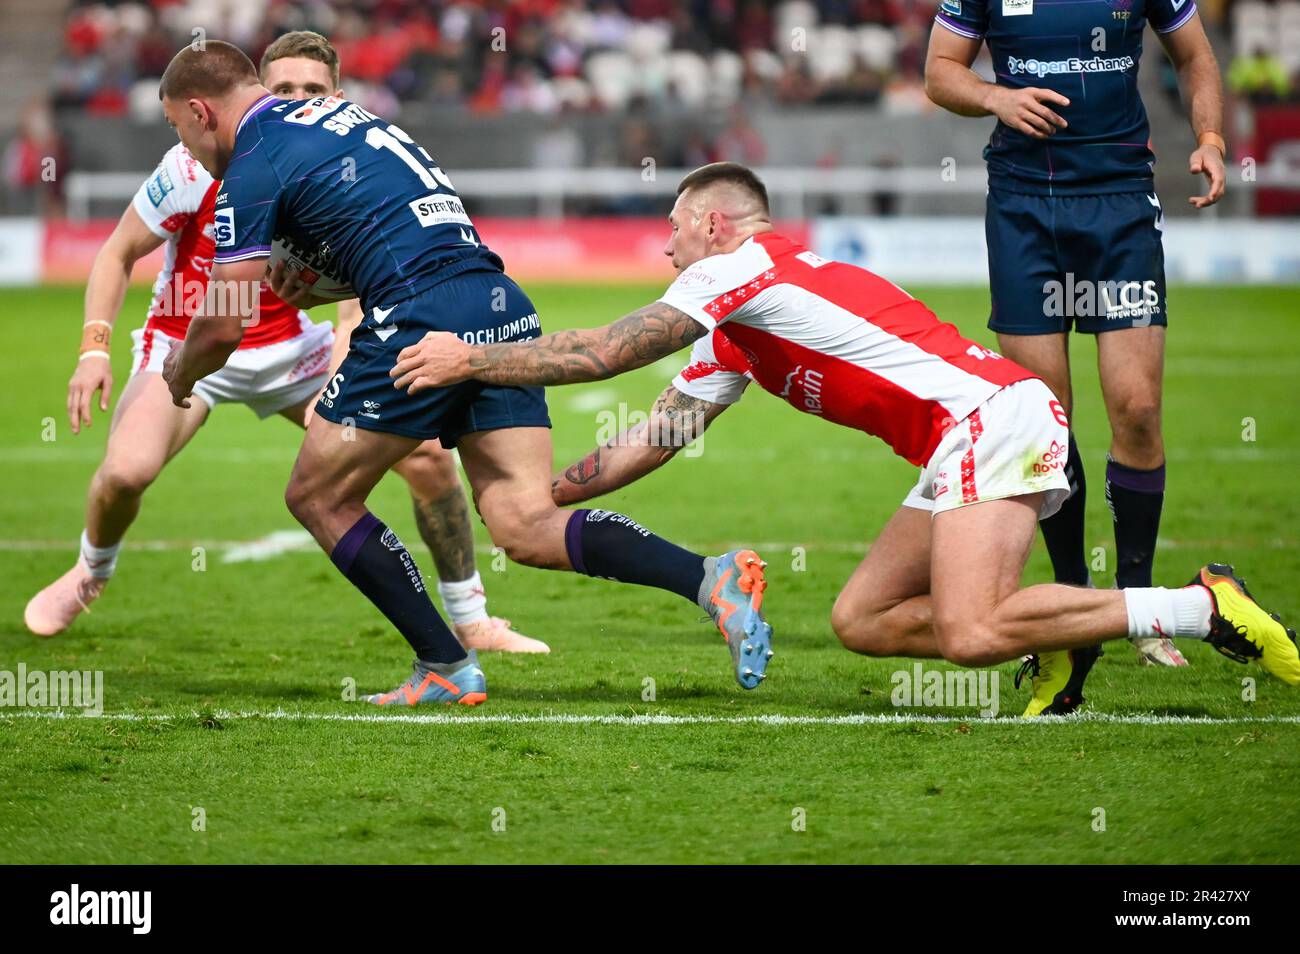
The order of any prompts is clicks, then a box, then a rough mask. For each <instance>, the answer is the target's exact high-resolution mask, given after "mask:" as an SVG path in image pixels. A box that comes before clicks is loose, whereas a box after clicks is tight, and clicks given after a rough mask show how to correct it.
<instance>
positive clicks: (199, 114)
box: [185, 98, 217, 129]
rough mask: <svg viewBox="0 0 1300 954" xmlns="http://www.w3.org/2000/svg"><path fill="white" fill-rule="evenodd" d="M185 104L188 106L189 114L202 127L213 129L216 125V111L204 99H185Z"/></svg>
mask: <svg viewBox="0 0 1300 954" xmlns="http://www.w3.org/2000/svg"><path fill="white" fill-rule="evenodd" d="M185 105H186V106H188V107H189V110H190V114H191V115H193V117H194V119H195V120H196V121H197V122H198V123H199V124H200V125H201V126H203V128H204V129H214V128H215V127H216V118H217V114H216V111H215V110H213V109H212V107H211V106H209V105H208V104H207V103H206V102H205V101H204V100H201V99H198V98H195V99H191V100H187V101H186V104H185Z"/></svg>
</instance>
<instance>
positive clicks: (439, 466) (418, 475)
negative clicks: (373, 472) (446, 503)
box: [393, 445, 460, 500]
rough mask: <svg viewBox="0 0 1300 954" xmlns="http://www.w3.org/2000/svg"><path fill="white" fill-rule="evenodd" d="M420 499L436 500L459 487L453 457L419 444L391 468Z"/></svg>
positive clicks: (458, 476) (458, 477)
mask: <svg viewBox="0 0 1300 954" xmlns="http://www.w3.org/2000/svg"><path fill="white" fill-rule="evenodd" d="M393 469H394V470H396V471H397V472H398V473H399V474H400V475H401V476H402V479H403V480H405V481H406V483H407V484H408V485H409V486H410V488H411V494H412V495H413V496H415V497H417V498H418V499H420V500H437V499H440V498H442V497H445V496H446V495H447V494H448V493H449V492H450V491H452V490H459V489H460V475H459V474H458V473H457V471H456V461H455V459H454V458H453V457H452V456H451V455H450V454H448V453H446V452H445V451H441V450H436V449H433V448H426V446H425V445H421V446H420V447H417V448H416V449H415V450H413V451H412V452H411V453H410V454H408V455H407V456H406V457H404V458H403V459H402V460H401V461H400V462H399V463H398V464H397V466H396V467H394V468H393Z"/></svg>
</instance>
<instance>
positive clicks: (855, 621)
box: [831, 595, 896, 656]
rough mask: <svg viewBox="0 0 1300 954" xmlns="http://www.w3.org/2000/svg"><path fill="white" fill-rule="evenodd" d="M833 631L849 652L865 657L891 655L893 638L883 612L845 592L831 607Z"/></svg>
mask: <svg viewBox="0 0 1300 954" xmlns="http://www.w3.org/2000/svg"><path fill="white" fill-rule="evenodd" d="M831 631H832V632H834V633H835V636H836V638H837V639H839V641H840V644H841V645H842V646H843V647H844V648H845V649H847V650H849V651H850V652H855V653H860V654H862V655H863V656H892V655H896V654H895V653H894V651H893V640H892V639H891V638H890V634H889V632H888V629H887V627H886V626H885V625H884V624H883V623H882V621H881V618H880V615H879V614H877V613H876V612H874V611H872V610H871V608H869V607H866V606H863V605H862V604H860V603H855V602H854V601H852V600H848V599H845V598H844V597H843V596H842V595H841V596H840V598H839V599H837V600H836V601H835V605H834V606H833V607H832V608H831Z"/></svg>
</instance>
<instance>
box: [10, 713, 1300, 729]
mask: <svg viewBox="0 0 1300 954" xmlns="http://www.w3.org/2000/svg"><path fill="white" fill-rule="evenodd" d="M208 716H211V717H212V718H215V719H217V720H219V721H222V722H227V721H230V722H233V721H235V720H239V719H245V720H255V719H266V720H272V721H277V720H278V721H288V722H361V723H380V722H395V723H405V724H410V725H494V724H495V725H500V724H505V725H614V726H657V725H667V726H676V725H760V726H762V725H773V726H787V725H960V724H968V725H975V724H988V725H1001V726H1008V725H1011V726H1027V725H1088V724H1092V723H1100V724H1102V725H1162V726H1163V725H1185V726H1198V725H1300V716H1227V717H1218V716H1170V715H1154V714H1146V715H1141V714H1137V715H1121V714H1116V713H1106V712H1085V713H1080V714H1079V715H1073V716H1040V717H1038V718H1036V719H1022V718H1019V717H1018V716H999V717H997V718H992V719H986V718H982V717H981V716H980V715H979V714H978V713H972V714H971V715H969V716H940V715H919V714H908V713H884V714H879V713H877V714H870V713H865V712H863V713H857V714H852V715H839V716H800V715H780V714H771V715H753V716H710V715H682V716H674V715H576V714H572V713H568V714H566V713H562V712H556V713H544V714H539V715H528V714H526V713H514V714H509V713H501V714H491V715H487V714H485V715H451V714H449V713H441V712H426V713H418V712H416V713H409V714H402V715H396V714H394V715H380V714H378V713H368V712H367V713H360V712H358V713H351V712H290V711H287V710H285V709H273V710H271V711H268V712H258V711H255V710H254V711H241V712H235V711H223V710H218V711H213V712H210V713H209V712H203V713H200V712H197V711H192V712H189V713H183V714H176V713H171V714H163V713H157V712H149V713H141V712H105V713H103V714H102V715H100V716H82V715H80V714H79V713H78V712H77V711H76V710H68V709H21V710H17V711H14V712H9V713H3V714H0V719H2V718H15V717H16V718H29V719H80V718H86V719H92V718H93V719H108V720H117V721H120V722H175V721H178V720H182V719H196V720H197V719H203V718H207V717H208Z"/></svg>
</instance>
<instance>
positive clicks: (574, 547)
mask: <svg viewBox="0 0 1300 954" xmlns="http://www.w3.org/2000/svg"><path fill="white" fill-rule="evenodd" d="M159 96H160V98H161V99H162V104H163V112H164V113H165V115H166V117H167V121H168V123H169V124H170V125H172V126H173V127H174V128H175V129H176V131H177V134H178V135H179V137H180V140H181V142H182V143H184V144H185V146H186V148H187V149H189V151H190V153H191V154H192V155H193V156H194V157H195V158H196V159H197V160H198V161H199V162H200V163H201V164H202V165H203V166H204V168H206V169H207V170H208V171H209V172H210V173H211V174H212V175H213V177H215V178H218V179H221V180H222V184H221V191H220V193H219V194H218V195H217V199H216V213H215V222H214V228H215V235H214V238H215V244H216V252H215V257H214V267H213V272H212V281H211V287H212V289H213V290H214V291H213V294H211V295H210V296H209V299H208V302H207V303H206V304H205V309H204V313H203V314H202V315H200V316H199V317H198V318H196V319H195V320H194V321H192V322H191V323H190V326H189V330H188V333H187V335H186V338H185V342H184V345H183V346H182V347H181V348H179V349H177V350H175V351H173V352H172V353H171V354H170V355H169V356H168V361H167V365H166V367H165V368H164V377H165V378H166V380H167V382H168V386H169V388H170V390H171V394H172V399H173V400H174V401H175V402H176V403H177V404H179V405H182V406H188V399H189V395H190V394H191V392H192V390H193V387H194V384H195V382H197V381H198V380H199V379H201V378H202V377H204V376H205V375H208V374H211V373H213V372H214V371H216V370H218V369H220V368H221V367H222V366H223V365H224V364H225V362H226V359H227V358H228V357H229V356H230V354H231V353H232V352H233V351H234V350H235V348H236V346H237V345H238V343H239V340H240V338H241V337H242V334H243V326H244V324H245V322H247V321H248V320H250V318H252V317H253V316H252V315H251V308H249V307H245V306H244V305H243V304H242V302H243V301H246V300H251V301H254V302H255V301H256V297H255V296H248V295H245V294H242V293H240V290H241V289H243V288H245V287H248V286H255V285H256V283H258V282H260V281H262V280H263V279H264V278H266V277H267V264H268V260H269V258H270V256H271V250H272V243H273V241H274V240H275V239H276V238H277V237H281V236H283V237H285V238H287V239H288V240H290V241H292V243H293V244H294V245H295V246H296V247H299V248H308V249H315V250H316V258H317V259H318V260H321V261H324V262H326V263H328V266H329V267H328V270H329V271H332V272H334V273H335V275H336V277H338V278H340V279H344V280H346V281H347V283H348V284H349V285H350V286H351V288H352V289H353V290H354V291H355V292H356V294H357V297H359V299H360V301H361V307H362V311H363V313H364V315H365V317H364V320H363V321H362V323H361V324H360V325H359V326H357V328H356V329H355V330H354V331H353V333H352V338H351V342H350V347H349V350H348V354H347V357H346V358H345V359H344V360H343V364H342V365H341V366H340V367H339V368H338V371H337V373H336V374H335V375H334V376H333V378H332V379H331V380H330V382H329V384H328V385H327V386H326V388H325V390H324V392H323V393H322V395H321V398H320V401H319V402H318V404H317V406H316V413H315V414H314V415H313V417H312V420H311V423H310V424H309V426H308V428H307V436H306V438H305V439H304V441H303V446H302V450H301V451H300V452H299V455H298V460H297V462H296V463H295V464H294V469H293V474H292V476H291V477H290V480H289V485H288V487H287V489H286V491H285V499H286V502H287V503H288V506H289V509H290V510H291V511H292V512H293V514H294V516H295V517H297V518H298V520H299V521H300V522H301V523H302V524H303V526H305V527H306V528H307V529H308V530H309V531H310V532H311V533H312V535H313V537H315V539H316V541H317V542H318V543H319V544H320V546H321V548H322V549H324V550H325V552H327V553H329V554H330V557H331V559H332V560H333V561H334V563H335V565H336V566H337V567H338V568H339V570H340V571H341V572H342V573H343V574H344V575H345V576H346V577H347V578H348V579H349V580H350V581H351V582H352V583H353V584H354V585H355V586H356V587H357V588H358V589H359V590H361V592H362V593H363V594H364V595H365V596H366V597H367V598H368V599H370V601H371V602H372V603H374V604H375V606H376V607H378V608H379V610H380V611H381V612H383V613H384V615H385V616H386V617H387V618H388V619H389V621H390V622H391V623H392V624H393V625H394V627H396V628H397V629H398V631H399V632H401V633H402V635H403V636H404V637H405V638H406V639H407V641H408V642H409V643H410V644H411V646H412V648H413V649H414V650H415V653H416V659H415V663H414V667H413V674H412V676H411V677H410V678H409V679H408V680H407V681H406V682H405V683H403V684H402V685H401V686H399V687H398V688H397V689H395V690H393V691H391V692H386V693H380V694H377V695H374V696H370V697H368V698H369V700H370V701H372V702H375V703H377V704H381V705H387V704H402V703H405V704H415V703H418V702H449V703H451V702H454V703H467V704H476V703H479V702H482V701H484V700H485V699H486V698H487V686H486V681H485V679H484V676H483V672H482V670H481V669H479V667H478V665H477V661H476V658H475V656H474V653H473V652H471V653H469V654H467V653H466V652H465V650H464V649H463V648H462V646H461V644H460V643H459V642H458V641H457V640H456V637H455V636H454V635H453V634H452V632H451V630H450V629H448V627H447V625H446V623H444V622H443V620H442V618H441V617H440V616H439V615H438V612H437V610H435V609H434V607H433V604H432V603H431V602H430V600H429V597H428V595H427V594H426V593H425V590H424V584H423V581H422V580H421V578H420V574H419V570H418V569H417V568H416V566H415V562H414V561H413V560H412V559H411V556H410V554H409V553H407V551H406V548H405V547H404V546H403V545H402V542H401V541H400V540H399V539H398V538H397V537H396V535H395V534H394V533H393V532H392V530H390V529H389V528H388V527H386V526H385V525H384V524H383V522H382V521H380V520H379V519H378V518H377V517H376V516H375V515H374V514H372V513H371V512H370V511H369V510H368V509H367V507H366V499H367V497H368V496H369V494H370V491H371V490H372V489H373V488H374V486H375V484H376V483H378V481H379V479H380V478H381V477H382V476H383V474H384V473H385V472H386V471H387V470H388V468H389V467H390V466H391V465H392V464H393V463H395V462H396V461H398V460H401V459H402V458H404V457H405V456H406V455H407V454H408V453H410V451H411V449H412V448H414V447H416V446H417V445H418V444H419V443H420V442H421V441H424V440H430V439H432V438H435V437H437V438H440V439H441V441H442V444H443V446H445V447H448V448H450V447H459V450H460V454H461V461H462V463H463V465H464V467H465V472H466V474H467V476H468V477H469V480H470V485H471V487H472V489H473V492H474V500H475V503H476V504H477V506H478V510H479V513H480V514H481V515H482V517H483V521H484V523H485V524H486V525H487V528H488V531H489V532H490V533H491V535H492V539H493V540H494V542H495V543H497V545H498V546H501V547H502V548H503V549H504V550H505V551H506V553H507V554H508V555H509V556H510V557H511V558H512V559H514V560H515V561H517V562H520V563H524V564H528V565H530V566H536V567H542V568H547V569H558V570H574V571H577V572H580V573H585V574H587V575H589V576H599V577H604V578H606V579H613V580H618V581H622V582H627V583H638V584H642V585H646V586H654V587H658V588H660V589H663V590H667V591H669V592H672V593H676V594H678V595H679V596H681V597H683V598H684V599H687V600H689V601H690V602H692V603H695V604H697V605H699V606H700V607H701V608H702V609H704V610H705V611H706V612H708V613H709V615H710V616H711V617H712V618H713V620H714V621H715V623H717V625H718V627H719V629H720V630H721V631H722V634H723V637H724V639H725V640H726V644H727V646H728V648H729V650H730V653H731V657H732V665H733V668H734V672H735V677H736V679H737V681H738V682H739V683H740V684H741V685H742V686H743V687H744V688H747V689H752V688H754V687H756V686H758V685H759V684H760V682H761V681H762V679H763V678H764V676H765V670H766V665H767V661H768V659H769V658H770V657H771V655H772V652H771V649H770V641H769V639H770V632H771V630H770V627H768V625H767V623H766V622H765V621H764V619H763V617H762V612H761V603H762V595H763V591H764V589H765V587H766V583H765V581H764V578H763V564H762V562H761V561H760V560H759V558H758V556H757V554H755V553H754V552H753V551H752V550H743V549H742V550H732V551H729V552H728V553H725V554H722V555H721V556H719V557H716V558H715V557H709V558H705V557H703V556H700V555H698V554H695V553H691V552H690V551H688V550H684V549H682V548H681V547H678V546H676V545H674V544H672V543H669V542H668V541H666V540H663V539H661V538H659V537H657V536H655V535H654V534H652V533H650V532H649V531H648V530H645V529H644V528H643V527H641V526H639V525H638V524H636V523H635V522H633V521H632V520H630V519H629V518H627V517H625V516H623V515H621V514H617V513H612V512H610V511H606V510H575V511H561V510H558V509H557V508H556V506H555V504H554V503H553V501H552V498H551V435H550V430H549V427H550V419H549V416H548V414H547V409H546V399H545V396H544V392H543V390H542V389H541V388H540V387H530V386H509V385H493V384H483V383H479V382H465V383H463V384H459V385H455V386H452V387H446V388H432V389H428V390H425V391H421V392H419V393H416V394H411V393H409V392H406V391H396V390H395V389H394V388H393V386H392V380H391V379H390V378H389V370H390V369H391V368H392V367H393V365H394V364H395V363H396V360H397V355H398V353H399V352H400V351H401V350H402V349H403V348H405V347H406V346H407V345H409V344H413V343H414V342H417V341H419V340H421V339H422V338H423V337H424V336H425V334H426V333H428V332H431V331H448V332H452V333H455V334H456V335H457V336H459V337H461V338H463V339H464V340H466V341H470V342H474V343H476V344H486V343H495V342H503V341H524V340H529V339H532V338H536V337H538V336H540V335H541V329H540V322H539V320H538V317H537V313H536V310H535V309H534V307H533V305H532V303H531V302H530V301H529V300H528V297H527V295H525V294H524V292H523V290H522V289H520V288H519V286H518V285H516V284H515V283H514V282H513V281H511V280H510V279H509V278H508V277H507V276H506V274H505V272H504V270H503V265H502V262H501V259H500V258H499V257H497V255H496V254H495V253H494V252H492V251H491V249H489V248H488V247H487V245H485V244H484V243H483V240H482V238H481V237H480V236H479V234H478V232H477V230H476V229H475V227H474V223H473V222H472V220H471V219H470V218H469V216H468V215H467V214H466V212H465V209H464V206H463V205H462V203H461V200H460V198H459V197H458V196H457V195H456V192H455V189H454V188H453V187H452V184H451V181H450V179H449V178H448V177H447V175H446V173H444V172H443V171H442V169H440V168H439V167H438V166H437V164H436V163H435V162H434V161H433V158H432V157H431V156H430V155H429V153H428V152H426V151H425V150H424V149H423V148H421V147H420V146H419V145H418V144H417V143H415V142H414V141H412V139H411V137H410V136H409V135H407V134H406V133H405V132H404V131H403V130H402V129H401V128H400V127H397V126H394V125H391V124H389V123H387V122H385V121H384V120H382V119H380V118H379V117H377V116H375V115H374V114H372V113H370V112H368V111H366V110H365V109H364V108H362V107H361V106H360V105H358V104H356V103H351V102H348V101H347V100H345V99H343V98H341V97H337V96H323V97H317V98H314V99H310V100H303V101H298V102H284V101H281V100H280V99H277V98H276V97H275V96H273V95H272V94H271V93H270V91H269V90H267V89H266V87H264V86H262V85H261V83H260V82H259V81H258V76H257V72H256V71H255V70H254V68H253V64H252V63H251V62H250V61H249V60H248V58H247V57H246V56H245V55H244V54H243V53H242V52H241V51H240V50H239V49H238V48H236V47H234V46H232V45H230V44H228V43H222V42H220V41H208V42H207V43H205V44H204V45H203V46H202V48H197V49H196V48H194V47H188V48H186V49H184V50H182V51H181V52H180V53H178V54H177V55H176V56H175V57H174V58H173V60H172V62H171V63H170V64H169V65H168V67H167V70H166V72H165V73H164V74H163V77H162V81H161V83H160V86H159ZM279 271H280V270H279V268H277V274H279ZM281 277H282V276H281ZM279 282H280V278H277V279H276V280H275V281H273V282H272V287H273V289H274V290H276V291H277V293H279V292H281V291H282V289H283V286H282V285H279V284H278V283H279ZM231 290H233V292H234V293H233V294H231V293H229V292H230V291H231ZM294 303H295V304H306V305H310V304H312V303H313V302H312V301H311V300H310V299H305V300H304V299H303V298H299V297H295V298H294ZM702 333H703V331H702V330H701V329H699V326H698V323H696V322H695V321H694V320H693V319H691V318H690V317H689V316H688V315H685V314H682V313H680V312H677V311H675V310H674V309H671V308H668V307H667V306H666V305H663V304H662V303H656V304H654V305H650V306H647V307H646V308H643V309H640V310H639V311H638V312H635V313H634V314H632V315H629V316H628V317H627V318H625V319H624V320H623V321H621V322H619V323H617V325H615V326H612V327H611V328H610V329H608V330H607V331H606V332H605V333H603V334H601V335H591V334H586V333H584V334H583V335H582V341H583V345H584V350H583V353H584V357H585V358H586V359H587V360H590V361H592V362H593V363H594V364H595V365H597V366H601V367H603V366H607V365H611V366H612V365H616V366H618V367H620V368H630V367H638V366H641V365H644V364H649V363H651V362H652V361H655V360H657V359H658V358H661V357H664V356H665V355H667V354H671V353H672V352H673V351H677V350H679V349H681V348H682V347H684V346H685V345H686V344H688V343H690V342H691V341H693V340H695V338H697V337H699V336H700V335H701V334H702ZM564 334H566V335H574V334H575V333H573V332H568V333H564ZM553 337H555V336H553Z"/></svg>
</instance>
